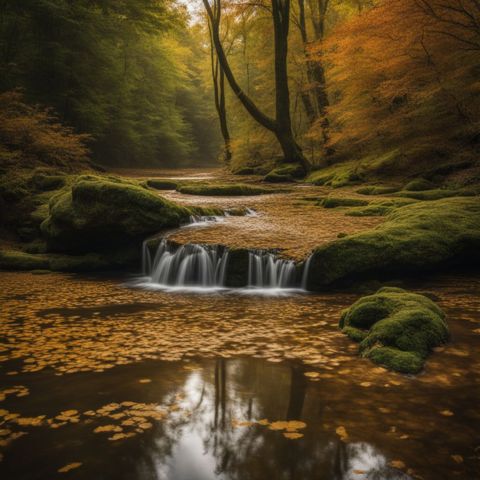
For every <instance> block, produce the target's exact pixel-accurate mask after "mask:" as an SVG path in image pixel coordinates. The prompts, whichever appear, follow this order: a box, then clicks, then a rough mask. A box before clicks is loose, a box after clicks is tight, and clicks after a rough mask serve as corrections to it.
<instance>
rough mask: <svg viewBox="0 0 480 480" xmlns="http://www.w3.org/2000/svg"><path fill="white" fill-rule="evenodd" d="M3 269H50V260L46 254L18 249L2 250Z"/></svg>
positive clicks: (0, 266) (0, 260) (1, 263)
mask: <svg viewBox="0 0 480 480" xmlns="http://www.w3.org/2000/svg"><path fill="white" fill-rule="evenodd" d="M0 269H1V270H49V269H50V262H49V260H48V257H46V256H45V255H32V254H30V253H25V252H20V251H18V250H1V251H0Z"/></svg>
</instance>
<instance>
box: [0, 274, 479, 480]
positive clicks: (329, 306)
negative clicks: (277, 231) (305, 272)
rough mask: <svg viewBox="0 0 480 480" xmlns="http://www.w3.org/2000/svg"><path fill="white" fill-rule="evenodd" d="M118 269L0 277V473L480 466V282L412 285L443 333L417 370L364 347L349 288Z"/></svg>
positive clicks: (425, 471) (306, 475)
mask: <svg viewBox="0 0 480 480" xmlns="http://www.w3.org/2000/svg"><path fill="white" fill-rule="evenodd" d="M124 280H125V279H119V278H99V277H97V278H88V277H80V276H73V275H61V274H47V275H33V274H28V273H0V283H1V285H2V290H1V292H0V302H1V305H2V316H1V323H0V336H1V338H2V344H1V349H2V353H1V357H0V361H1V363H0V366H1V370H0V379H1V385H2V387H1V390H2V394H0V399H1V398H2V396H3V397H4V399H3V400H2V401H0V415H1V417H0V418H1V419H0V422H1V423H2V425H1V426H0V432H1V438H2V439H3V440H1V443H0V452H1V454H2V455H3V461H2V462H0V475H1V478H2V479H3V478H6V479H29V480H30V479H42V480H43V479H51V478H62V477H69V478H76V479H92V478H94V479H109V480H110V479H112V480H113V479H138V480H140V479H159V480H164V479H165V480H218V479H221V480H230V479H258V480H264V479H266V478H271V479H289V480H290V479H291V480H297V479H298V480H300V479H305V480H310V479H321V480H323V479H325V480H330V479H335V480H336V479H338V480H340V479H341V480H347V479H348V480H353V479H360V480H365V479H377V480H380V479H388V480H389V479H406V478H423V479H425V480H427V479H432V480H438V479H447V478H448V479H450V478H459V479H465V480H472V479H476V478H479V445H480V439H479V435H478V431H479V430H480V429H479V427H480V410H479V409H478V404H479V399H480V349H479V348H478V346H479V338H480V335H479V334H480V279H479V278H475V277H471V276H470V277H468V276H456V277H443V278H437V279H435V280H431V281H429V282H427V283H423V284H412V285H411V287H412V288H414V289H416V290H417V291H424V290H425V289H428V290H430V291H434V292H435V293H436V295H437V296H438V297H439V302H440V304H441V306H442V307H443V308H445V310H446V312H447V314H448V321H449V324H450V328H451V331H452V336H453V338H452V343H451V344H449V345H448V346H446V347H445V348H442V349H439V350H438V351H436V352H435V353H433V355H432V356H431V358H430V360H429V361H428V362H427V368H426V370H425V372H424V373H423V374H421V375H419V376H417V377H407V376H402V375H398V374H395V373H390V372H387V371H386V370H384V369H383V368H380V367H378V366H375V365H373V364H371V363H370V362H369V361H367V360H363V359H359V358H358V357H357V355H356V349H357V347H356V345H355V344H353V343H352V342H351V341H350V340H349V339H348V338H346V337H345V336H343V335H342V334H341V333H340V332H339V331H338V327H337V325H338V318H339V315H340V312H341V310H342V309H343V308H345V307H346V306H348V305H349V304H351V302H352V301H354V300H355V299H356V298H357V295H354V294H345V293H344V294H333V293H332V294H324V295H306V294H293V295H287V296H281V297H263V296H258V295H241V294H237V293H235V292H230V291H226V292H217V293H212V294H202V295H198V294H192V293H185V292H176V293H172V292H163V291H148V290H141V289H131V288H129V287H127V286H125V281H124ZM279 422H280V423H279ZM286 422H292V423H286ZM292 434H293V435H292ZM72 466H73V467H76V468H73V467H72ZM65 467H70V468H72V469H71V470H70V471H68V472H67V473H60V472H58V470H62V468H65Z"/></svg>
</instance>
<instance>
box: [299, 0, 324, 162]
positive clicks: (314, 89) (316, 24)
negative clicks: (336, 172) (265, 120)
mask: <svg viewBox="0 0 480 480" xmlns="http://www.w3.org/2000/svg"><path fill="white" fill-rule="evenodd" d="M329 2H330V0H308V6H309V10H310V19H311V23H312V29H313V33H314V35H313V41H315V42H316V43H317V44H318V43H319V42H323V40H324V38H325V19H326V15H327V11H328V6H329ZM298 10H299V22H298V24H299V28H300V34H301V36H302V42H303V46H304V52H305V60H306V67H307V78H308V83H309V85H308V89H307V90H306V91H303V92H302V101H303V104H304V107H305V111H306V113H307V117H308V121H309V123H310V125H313V123H314V122H315V121H317V120H318V119H320V126H321V129H322V137H323V138H322V140H323V144H324V146H326V145H327V144H328V141H329V133H328V129H329V121H328V117H327V108H328V105H329V101H328V95H327V87H326V79H325V68H324V66H323V63H322V61H321V60H319V59H318V58H317V59H314V58H312V53H311V50H310V42H311V41H312V40H310V38H309V36H308V29H307V21H306V17H307V15H306V12H305V0H298ZM325 153H327V154H329V153H332V152H331V150H329V149H326V150H325Z"/></svg>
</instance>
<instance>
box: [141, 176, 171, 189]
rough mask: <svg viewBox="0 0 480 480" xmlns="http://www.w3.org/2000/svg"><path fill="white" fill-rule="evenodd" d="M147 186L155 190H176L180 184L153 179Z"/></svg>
mask: <svg viewBox="0 0 480 480" xmlns="http://www.w3.org/2000/svg"><path fill="white" fill-rule="evenodd" d="M145 185H147V187H150V188H154V189H155V190H176V188H177V185H178V184H177V183H176V182H172V181H168V180H158V179H155V178H152V179H150V180H147V181H146V182H145Z"/></svg>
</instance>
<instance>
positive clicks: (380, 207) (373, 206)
mask: <svg viewBox="0 0 480 480" xmlns="http://www.w3.org/2000/svg"><path fill="white" fill-rule="evenodd" d="M414 202H415V200H408V199H400V198H399V199H392V200H384V201H379V202H372V203H370V204H368V205H367V206H365V207H358V208H352V209H350V210H348V211H347V212H345V215H347V216H349V217H383V216H385V215H387V214H389V213H391V212H393V210H395V209H396V208H399V207H403V206H405V205H410V204H411V203H414Z"/></svg>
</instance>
